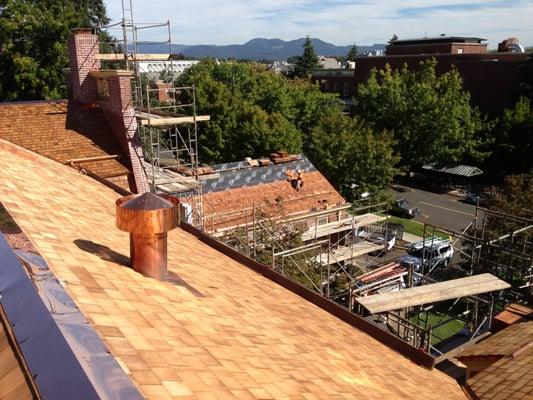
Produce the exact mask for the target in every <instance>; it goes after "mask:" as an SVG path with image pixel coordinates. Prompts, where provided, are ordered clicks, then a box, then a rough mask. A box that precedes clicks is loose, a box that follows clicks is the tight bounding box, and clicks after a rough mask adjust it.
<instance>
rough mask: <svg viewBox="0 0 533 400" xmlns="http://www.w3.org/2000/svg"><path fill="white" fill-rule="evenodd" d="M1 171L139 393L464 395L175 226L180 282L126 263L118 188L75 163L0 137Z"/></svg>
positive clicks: (17, 208)
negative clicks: (5, 144) (116, 207)
mask: <svg viewBox="0 0 533 400" xmlns="http://www.w3.org/2000/svg"><path fill="white" fill-rule="evenodd" d="M57 176H63V178H64V179H62V180H60V181H57V179H56V177H57ZM52 179H53V180H54V182H55V185H50V184H49V181H51V180H52ZM0 180H2V181H3V182H5V183H6V185H5V186H4V187H2V189H1V190H0V199H1V200H2V202H3V204H4V205H5V207H6V208H7V209H8V210H9V212H10V214H11V215H13V217H14V218H15V220H16V221H17V223H18V224H19V226H21V228H22V229H23V230H24V231H25V233H26V234H27V235H28V236H29V237H30V239H31V240H32V241H33V242H34V244H35V246H36V248H37V249H38V250H39V251H40V253H41V254H42V255H43V257H44V258H45V259H46V260H47V262H48V264H49V265H50V268H51V269H52V270H53V271H54V273H55V274H56V275H57V276H58V277H59V278H60V279H62V280H63V281H64V282H65V286H66V288H67V290H68V292H69V293H70V295H71V296H72V298H73V299H74V301H75V302H76V304H77V305H78V306H79V308H80V309H81V311H82V312H83V314H84V315H85V316H86V317H87V319H88V320H89V322H90V323H91V325H92V326H94V328H95V329H96V331H97V332H98V333H99V334H100V336H101V337H102V338H103V339H104V342H105V343H106V344H107V345H108V347H109V348H110V350H111V352H112V354H113V355H114V356H115V357H116V358H117V359H118V360H119V361H120V363H121V364H123V365H124V367H125V368H126V370H127V371H128V372H129V373H130V374H131V375H130V377H131V378H132V379H133V381H134V382H135V383H136V384H137V385H138V387H139V388H140V390H141V392H142V393H143V395H145V396H146V397H147V398H180V396H190V397H197V398H201V397H208V396H211V397H217V398H238V399H243V398H283V397H290V398H305V397H306V396H307V397H314V398H324V399H326V398H328V399H330V398H333V397H339V398H358V399H365V398H368V399H370V398H372V399H375V398H388V399H394V398H405V397H410V398H413V399H417V398H420V399H426V398H433V399H463V398H464V396H463V395H462V392H461V390H460V388H459V386H458V385H457V384H456V382H455V381H454V380H453V379H451V378H449V377H447V376H444V375H443V374H442V373H440V372H439V371H429V370H426V369H423V368H422V367H419V366H417V365H415V364H414V363H412V362H410V361H409V360H407V359H406V358H404V357H402V356H401V355H399V354H398V353H396V352H394V351H392V350H390V349H389V348H387V347H386V346H384V345H382V344H381V343H379V342H377V341H376V340H374V339H372V338H371V337H370V336H368V335H367V334H365V333H363V332H361V331H358V330H357V329H354V328H352V327H351V326H349V325H348V324H346V323H344V322H342V321H341V320H339V319H338V318H336V317H334V316H333V315H330V314H328V313H327V312H325V311H323V310H321V309H319V308H318V307H316V306H314V305H313V304H311V303H309V302H307V301H305V300H303V299H302V298H300V297H299V296H298V295H296V294H294V293H292V292H290V291H288V290H286V289H284V288H282V287H280V286H278V285H277V284H275V283H273V282H271V281H269V280H267V279H265V278H264V277H262V276H261V275H259V274H256V273H254V272H253V271H251V270H249V269H248V268H246V267H244V266H243V265H242V264H240V263H238V262H236V261H234V260H232V259H230V258H228V257H226V256H224V255H223V254H221V253H219V252H218V251H216V250H215V249H213V248H211V247H209V246H207V245H205V244H203V243H201V242H200V241H199V240H198V239H196V238H194V237H193V236H192V235H190V234H187V233H185V232H184V231H182V230H181V229H177V230H174V231H172V232H170V233H169V241H168V247H169V269H170V271H171V272H172V273H174V274H176V275H178V276H179V277H180V279H181V280H182V281H183V282H185V283H186V284H184V285H171V284H169V283H164V282H159V281H155V280H151V279H148V278H144V277H142V276H141V275H139V274H137V273H135V272H134V271H132V270H131V269H129V268H126V267H124V265H122V263H123V262H124V261H123V260H124V258H125V256H124V255H126V254H128V253H129V237H128V235H127V234H126V233H123V232H120V231H118V230H117V229H116V228H115V227H114V214H113V204H114V200H115V199H116V197H117V195H116V194H115V193H114V192H112V191H111V190H109V189H107V188H105V187H102V186H101V185H99V184H98V183H97V182H94V181H93V180H91V179H89V178H87V177H85V176H82V175H80V174H77V173H75V171H73V170H69V169H68V168H66V167H64V166H61V165H58V164H56V163H53V162H51V161H48V160H44V159H42V158H41V157H36V158H35V159H34V160H27V159H24V158H23V157H21V156H19V155H17V154H13V152H11V151H10V150H6V149H5V148H2V145H0ZM87 199H90V201H87ZM191 288H194V291H193V290H191ZM198 293H201V294H202V296H198ZM421 382H425V383H426V385H421V384H420V383H421ZM428 382H430V383H431V385H427V383H428Z"/></svg>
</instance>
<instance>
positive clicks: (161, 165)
mask: <svg viewBox="0 0 533 400" xmlns="http://www.w3.org/2000/svg"><path fill="white" fill-rule="evenodd" d="M103 28H104V29H107V30H113V29H117V30H121V31H122V39H121V40H117V41H114V42H112V43H103V44H107V45H109V44H113V45H115V46H116V47H115V52H116V53H115V54H100V60H101V61H102V62H112V63H117V62H120V63H121V64H122V67H124V68H125V69H127V70H132V71H133V76H134V79H133V83H132V94H133V106H134V110H135V118H136V121H137V130H138V134H139V137H140V138H141V141H142V145H143V158H144V159H143V160H142V161H143V162H142V166H143V168H144V172H145V174H146V176H147V178H148V180H149V184H150V190H151V191H152V192H153V193H156V194H165V195H172V196H175V197H179V198H182V199H183V202H185V203H187V204H188V205H189V214H190V215H189V216H188V217H187V218H188V219H192V220H193V221H194V223H195V225H196V226H199V227H202V225H203V204H202V197H203V196H202V185H201V182H200V181H199V179H198V169H199V167H200V164H199V157H198V123H199V122H204V121H209V119H210V118H209V116H208V115H198V112H197V111H198V110H197V104H196V88H195V86H194V85H191V86H176V85H175V79H176V75H175V70H174V68H173V59H174V57H173V56H172V37H171V29H170V22H169V21H166V22H161V23H144V22H137V21H135V20H134V12H133V0H122V19H121V21H120V22H118V23H116V24H113V25H109V26H107V27H103ZM148 30H152V31H153V30H158V31H159V32H157V33H156V34H157V35H161V37H162V39H161V40H158V41H153V40H150V41H148V40H143V39H141V38H140V36H141V34H142V33H144V32H146V31H148ZM161 31H163V32H164V33H163V34H161V33H160V32H161ZM152 33H153V32H152ZM154 45H159V46H160V45H168V54H152V53H150V52H148V53H146V52H144V51H143V52H142V53H141V52H140V50H141V47H142V49H143V50H144V49H147V48H150V46H154ZM119 52H121V54H118V53H119ZM153 60H162V61H167V62H168V63H169V71H168V73H166V74H164V75H163V76H162V77H161V79H160V80H159V81H158V82H152V83H151V82H149V80H148V78H147V77H146V76H144V75H143V74H142V73H141V68H140V62H142V61H153Z"/></svg>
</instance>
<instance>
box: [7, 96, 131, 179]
mask: <svg viewBox="0 0 533 400" xmlns="http://www.w3.org/2000/svg"><path fill="white" fill-rule="evenodd" d="M0 121H2V124H0V139H5V140H9V141H10V142H13V143H15V144H18V145H20V146H22V147H24V148H27V149H30V150H32V151H35V152H36V153H39V154H42V155H44V156H45V157H48V158H51V159H53V160H56V161H59V162H62V163H64V162H66V161H67V160H72V159H80V158H92V157H102V156H109V155H119V156H121V154H122V151H121V148H120V145H119V143H118V141H117V140H116V139H115V137H114V136H113V134H112V132H111V130H110V129H109V128H108V126H107V123H106V121H105V120H104V117H103V115H102V112H101V111H100V110H84V109H80V108H79V107H74V106H72V105H70V104H69V103H68V102H67V101H66V100H62V101H34V102H18V103H3V104H0ZM120 159H121V161H118V160H116V159H108V160H100V161H90V162H82V163H77V164H76V165H77V166H79V167H81V168H86V169H89V170H91V171H93V172H94V173H96V174H98V175H100V176H102V177H104V178H106V177H114V176H118V175H125V174H128V168H126V166H125V165H128V161H127V158H126V157H121V158H120ZM121 162H122V163H121Z"/></svg>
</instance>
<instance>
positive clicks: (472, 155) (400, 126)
mask: <svg viewBox="0 0 533 400" xmlns="http://www.w3.org/2000/svg"><path fill="white" fill-rule="evenodd" d="M435 67H436V61H435V60H434V59H430V60H428V61H426V62H422V63H421V64H420V70H419V71H418V72H415V71H410V70H408V69H407V66H404V67H403V68H402V69H400V70H394V71H393V70H392V69H391V68H390V66H389V65H387V66H386V68H385V69H384V70H380V71H377V70H373V71H372V72H371V73H370V76H369V79H368V81H367V83H366V84H363V85H360V86H359V88H358V93H357V95H356V97H355V106H354V112H355V113H356V114H358V115H360V116H361V117H362V118H363V119H364V120H365V121H367V122H369V123H370V124H371V125H372V126H373V127H374V128H375V130H377V131H382V130H387V131H390V132H392V133H393V137H394V141H395V149H396V151H397V152H398V154H399V155H400V156H401V165H402V166H405V167H408V168H412V167H418V166H421V165H423V164H425V163H430V162H441V163H446V164H448V163H456V162H460V161H463V162H474V163H475V162H479V161H481V160H482V159H483V158H484V157H486V156H487V150H486V148H487V144H488V138H487V133H488V132H487V126H488V125H487V124H486V123H485V121H484V119H483V118H482V116H481V115H480V113H479V111H478V110H477V109H476V108H472V107H471V106H470V95H469V93H468V92H465V91H464V90H463V86H462V80H461V77H460V75H459V73H458V72H457V71H456V70H452V71H450V72H447V73H445V74H443V75H441V76H438V75H437V73H436V70H435Z"/></svg>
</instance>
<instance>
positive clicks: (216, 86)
mask: <svg viewBox="0 0 533 400" xmlns="http://www.w3.org/2000/svg"><path fill="white" fill-rule="evenodd" d="M177 84H178V85H191V84H195V86H196V102H197V107H198V112H199V113H203V114H209V115H211V121H210V122H209V124H205V125H204V124H202V125H201V126H200V127H199V146H200V159H201V160H202V162H223V161H228V160H239V159H243V158H244V157H247V156H250V157H261V156H265V155H268V154H269V153H271V152H273V151H277V150H287V151H289V152H295V153H296V152H301V151H302V148H303V147H302V146H303V144H304V143H305V142H306V140H307V137H308V132H309V131H310V129H311V128H312V127H313V126H314V124H315V122H316V120H317V118H318V116H319V115H320V114H321V112H322V110H324V109H326V108H327V107H329V106H330V105H331V104H332V103H335V104H337V102H338V100H336V97H335V96H334V95H331V94H325V93H321V92H320V90H319V88H318V86H317V85H314V84H312V83H310V82H308V81H307V80H294V81H293V80H289V79H287V78H285V77H284V76H281V75H275V74H273V73H271V72H269V71H266V68H265V67H264V66H261V65H259V64H252V63H237V62H222V63H217V62H215V61H213V60H205V61H202V62H201V63H199V64H197V65H195V66H193V67H192V68H190V69H189V70H188V71H187V72H185V73H184V74H183V75H182V76H180V77H179V78H178V81H177Z"/></svg>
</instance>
